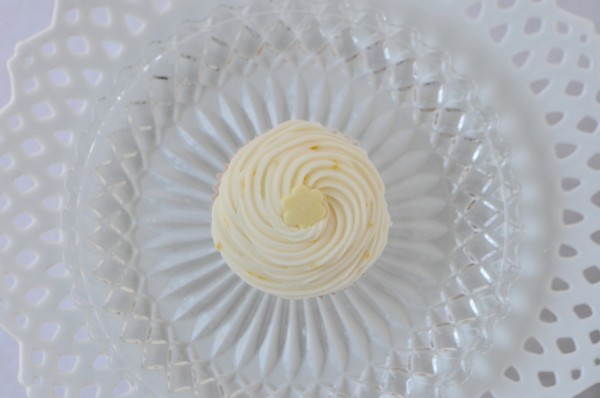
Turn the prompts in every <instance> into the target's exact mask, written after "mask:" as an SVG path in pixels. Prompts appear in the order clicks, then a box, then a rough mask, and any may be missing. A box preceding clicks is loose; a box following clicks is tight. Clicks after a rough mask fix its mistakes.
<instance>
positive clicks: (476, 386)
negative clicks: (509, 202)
mask: <svg viewBox="0 0 600 398" xmlns="http://www.w3.org/2000/svg"><path fill="white" fill-rule="evenodd" d="M217 3H218V2H205V3H203V4H202V5H199V4H197V2H193V1H178V2H173V4H171V3H170V2H169V1H154V2H152V4H151V5H149V4H148V3H147V2H141V1H138V2H135V1H131V2H122V3H121V2H119V4H118V5H112V6H110V7H108V6H106V5H105V4H103V2H100V1H98V2H87V3H86V4H85V5H82V4H80V3H78V2H75V1H58V4H57V12H56V14H55V21H54V23H53V25H52V27H51V28H50V29H49V30H48V31H46V32H44V33H43V34H41V35H39V36H37V37H35V38H34V39H31V40H30V41H28V42H26V43H24V44H22V45H21V46H19V47H18V49H17V54H16V56H15V57H14V58H13V60H12V61H11V63H10V66H9V69H10V73H11V77H12V81H13V91H14V98H13V101H12V102H11V103H10V104H9V106H8V107H7V108H5V109H4V110H3V111H2V115H1V120H2V128H1V134H2V135H1V136H0V167H1V169H2V170H1V174H0V181H1V184H0V186H1V187H2V188H1V191H0V192H1V194H2V196H1V197H0V198H1V200H0V209H1V210H0V211H1V213H0V214H1V216H2V221H3V228H2V230H1V231H0V233H1V234H0V256H1V261H2V266H3V267H2V269H1V271H0V276H1V279H2V282H1V284H0V315H1V319H2V323H3V326H5V327H6V329H7V330H8V331H9V332H10V333H11V334H12V335H14V336H15V337H16V338H17V339H18V340H19V342H20V343H21V344H20V346H21V350H22V355H21V358H22V363H21V369H20V378H21V381H22V383H23V384H24V385H25V387H26V389H27V391H28V393H29V395H30V396H33V397H49V396H57V397H79V396H81V397H110V396H140V397H150V396H178V397H179V396H209V397H212V396H218V395H220V394H224V392H223V391H222V390H221V391H219V390H218V389H212V388H213V384H211V382H210V380H207V379H200V378H198V379H197V380H201V382H202V385H196V386H195V387H194V388H193V389H192V390H187V391H178V388H177V386H178V385H179V383H182V384H181V385H186V383H187V382H186V381H185V378H186V377H189V373H185V372H179V373H178V370H179V369H181V368H182V367H178V366H177V365H178V359H177V357H173V355H174V353H176V352H175V351H173V352H171V353H170V354H169V355H170V357H169V358H170V363H171V364H173V365H175V366H174V367H173V368H172V369H171V371H170V372H168V373H165V372H164V371H163V370H162V369H157V371H156V372H155V375H156V379H153V375H154V374H153V372H152V369H146V370H145V373H144V374H142V373H141V372H139V371H138V369H137V368H135V367H132V366H131V365H132V363H136V362H137V361H138V358H137V357H135V355H137V352H136V351H135V350H131V351H128V349H127V345H125V346H118V347H117V346H116V345H117V344H116V343H115V341H111V339H112V338H113V337H114V336H112V335H107V331H109V332H110V328H107V326H106V325H105V324H102V323H98V322H96V321H97V319H96V318H94V317H89V316H88V313H89V312H90V311H88V310H87V309H86V308H85V305H86V302H87V300H88V298H89V297H90V296H91V297H94V294H95V293H98V292H94V291H87V292H85V291H83V290H81V291H80V290H76V291H75V292H72V289H73V286H74V283H73V281H74V278H73V275H71V274H70V273H69V271H67V269H66V268H65V265H64V251H65V247H66V239H65V238H66V236H65V231H64V230H62V229H61V228H60V226H61V225H62V224H61V214H62V209H63V206H64V204H65V201H66V200H67V198H68V196H69V195H68V194H67V192H66V188H65V185H64V180H65V177H66V171H67V169H68V168H69V167H71V166H72V165H73V164H74V162H75V159H74V155H75V145H76V144H77V143H78V142H79V138H80V135H81V133H82V132H83V131H86V130H87V129H88V127H89V125H90V123H91V121H92V120H93V117H92V115H91V113H92V110H93V109H99V108H98V107H97V106H96V103H97V101H98V100H99V99H100V98H102V97H105V96H108V97H111V95H112V93H114V89H113V87H114V81H115V79H116V77H117V75H118V74H120V73H121V71H122V70H123V69H124V68H126V67H129V66H131V65H139V64H140V62H141V59H142V58H143V57H144V56H147V52H148V50H147V48H148V45H149V44H150V43H152V42H153V41H156V40H163V41H164V40H165V39H167V38H169V37H171V36H172V35H173V34H174V33H176V31H177V26H179V25H180V22H182V21H184V20H186V19H190V18H191V19H194V20H200V19H202V17H204V16H206V15H208V14H209V12H211V10H212V9H214V7H215V6H216V5H217ZM517 3H518V4H517ZM357 4H358V5H360V2H357ZM363 6H364V5H363ZM371 6H375V7H376V8H380V9H382V10H385V11H386V15H387V16H388V17H389V19H390V20H393V21H396V22H399V23H400V24H402V25H405V26H410V27H413V28H414V29H415V30H417V31H418V32H419V33H420V34H421V36H422V37H423V38H424V39H425V41H427V42H428V43H430V44H431V45H434V46H435V47H437V48H442V49H443V50H444V52H446V53H448V54H449V56H450V58H451V59H452V61H453V62H452V64H453V67H455V68H457V69H459V72H461V73H464V74H466V75H468V76H470V77H471V78H472V79H473V80H475V82H476V84H477V85H478V87H479V96H480V99H481V100H482V101H483V102H484V104H485V105H486V106H488V107H489V108H491V109H494V110H495V111H497V112H498V114H499V120H500V125H499V127H498V129H499V132H500V133H501V134H502V135H503V136H504V139H505V141H507V142H508V143H509V144H510V146H511V148H512V151H513V154H514V158H513V159H514V160H513V162H512V168H513V170H515V174H516V175H517V178H518V180H519V183H520V185H521V187H522V189H523V203H522V208H521V210H520V215H519V218H520V219H521V220H522V222H523V224H524V225H525V239H524V242H523V243H522V249H521V252H520V258H521V261H520V262H521V264H522V272H521V277H520V279H519V281H518V282H517V283H516V284H515V286H514V287H513V289H512V291H511V295H510V301H511V303H512V309H511V311H510V312H509V314H508V316H507V317H506V318H505V319H504V320H503V321H501V322H500V323H498V324H497V325H496V327H495V328H494V330H493V341H494V344H493V345H492V346H491V348H490V349H489V350H487V352H485V353H483V354H479V355H477V356H475V357H474V358H473V360H472V361H471V365H472V366H471V373H472V375H471V377H470V378H469V379H468V380H467V381H466V382H465V383H463V384H461V385H455V386H451V387H450V389H449V391H446V392H443V391H441V390H437V391H434V390H428V391H429V392H428V393H425V395H423V394H421V395H419V394H418V393H417V390H416V387H411V386H410V385H404V386H402V387H399V388H398V390H397V391H406V392H407V396H430V395H432V394H438V395H440V396H444V395H446V396H450V397H465V396H468V397H471V396H472V397H486V398H490V397H512V396H521V395H524V396H533V397H538V396H539V397H545V396H548V397H554V396H557V397H558V396H560V397H562V396H564V397H570V396H575V395H576V394H578V393H579V392H581V391H583V390H585V389H587V388H588V387H590V386H592V385H594V384H595V383H598V382H599V381H600V377H599V376H598V374H599V371H598V366H599V365H600V354H599V352H600V349H599V348H598V342H599V340H600V330H599V329H598V323H599V322H598V315H597V311H598V310H599V309H598V307H597V303H598V302H599V299H600V293H599V289H598V282H599V281H600V269H599V268H598V265H599V264H598V261H597V259H598V258H600V249H599V248H600V246H599V242H600V231H599V230H598V229H599V227H598V223H597V221H595V220H597V219H599V217H598V216H599V214H598V213H599V212H600V209H599V207H600V191H599V188H598V183H597V182H595V181H597V179H598V176H599V174H598V173H599V171H600V139H599V138H598V134H599V133H598V118H597V115H598V113H599V112H598V110H599V109H598V108H599V102H600V92H599V88H600V84H599V81H600V79H599V76H598V72H597V62H598V57H599V52H598V49H599V47H600V40H599V39H598V37H597V36H596V35H595V34H594V33H593V29H592V27H591V26H589V25H588V24H586V23H585V22H583V21H582V20H580V19H577V18H574V17H572V16H570V15H568V14H565V13H564V12H561V11H559V10H558V9H557V8H556V6H555V5H554V4H553V3H552V2H551V1H523V2H517V1H514V0H499V1H495V0H493V1H492V0H490V1H477V2H475V1H469V2H463V1H460V2H459V1H450V0H448V1H443V0H440V1H405V2H401V3H399V4H392V2H387V1H383V0H381V1H376V2H374V4H371ZM125 76H129V75H127V74H125ZM120 81H121V82H123V79H122V78H121V80H120ZM11 223H12V224H11ZM78 286H79V284H78ZM75 302H78V303H79V304H77V305H76V304H75ZM90 321H91V323H89V324H88V322H90ZM134 332H135V331H134ZM151 348H156V347H151ZM154 351H156V350H154ZM159 351H160V350H159ZM144 352H145V353H147V352H149V351H148V349H146V351H144ZM117 353H118V354H117ZM178 354H181V355H182V357H185V356H186V355H188V354H189V353H178ZM122 359H125V360H122ZM185 362H186V361H182V362H181V363H182V364H185ZM173 369H174V370H173ZM191 374H192V375H196V374H197V373H194V372H192V373H191ZM161 377H164V378H165V379H160V378H161ZM179 377H182V378H183V379H178V378H179ZM413 380H414V379H413ZM192 382H193V380H192ZM399 382H401V380H400V381H399ZM204 383H205V384H204ZM202 386H206V388H207V390H206V391H203V389H202ZM386 388H387V387H386ZM411 388H412V392H411ZM378 389H379V391H383V390H381V388H380V387H379V386H374V388H373V389H372V390H370V391H371V393H369V394H371V395H368V394H367V395H365V396H374V395H373V394H376V393H374V392H372V391H378ZM190 391H191V392H190ZM265 391H268V389H267V390H265ZM388 391H392V390H388ZM194 392H195V394H196V395H194ZM203 392H204V395H202V393H203ZM198 394H200V395H198ZM207 394H208V395H207ZM294 394H295V393H294V390H293V389H288V390H283V391H280V396H282V397H283V396H296V395H294ZM315 394H316V395H315V396H320V395H319V393H315ZM238 396H253V395H252V393H251V390H247V391H246V392H244V393H242V394H238ZM259 396H261V395H257V397H259ZM336 396H348V395H336ZM361 396H362V395H361ZM386 396H389V395H386Z"/></svg>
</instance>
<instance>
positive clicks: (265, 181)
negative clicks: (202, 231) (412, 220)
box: [211, 121, 390, 299]
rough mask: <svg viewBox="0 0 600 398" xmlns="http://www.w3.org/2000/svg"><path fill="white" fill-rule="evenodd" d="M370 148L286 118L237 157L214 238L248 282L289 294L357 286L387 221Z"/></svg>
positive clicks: (223, 188)
mask: <svg viewBox="0 0 600 398" xmlns="http://www.w3.org/2000/svg"><path fill="white" fill-rule="evenodd" d="M384 193H385V188H384V185H383V181H382V179H381V177H380V175H379V173H378V171H377V169H376V168H375V166H374V165H373V164H372V163H371V161H370V160H369V158H368V155H367V152H366V151H365V150H363V149H361V148H360V147H359V146H358V145H356V144H354V143H353V142H352V141H351V140H350V139H348V138H346V137H345V136H343V135H342V134H340V133H337V132H332V131H329V130H327V129H326V128H324V127H323V126H322V125H320V124H316V123H309V122H306V121H289V122H286V123H283V124H281V125H279V126H278V127H276V128H275V129H273V130H271V131H269V132H267V133H264V134H262V135H260V136H258V137H257V138H255V139H254V140H252V141H251V142H249V143H248V144H246V145H245V146H244V147H242V148H241V149H240V150H239V151H238V152H237V153H236V154H235V156H234V157H233V158H232V159H231V163H230V164H229V166H228V167H227V169H226V170H225V172H224V173H223V175H222V176H221V181H220V185H219V188H218V196H217V198H216V199H215V202H214V205H213V208H212V222H211V229H212V237H213V240H214V243H215V246H216V247H217V249H218V250H219V251H220V252H221V254H222V256H223V258H224V259H225V262H226V263H227V265H228V266H229V267H230V268H231V269H232V270H233V271H234V272H235V273H236V274H238V275H239V276H240V277H241V278H242V279H243V280H245V281H246V282H247V283H249V284H250V285H252V286H254V287H256V288H258V289H260V290H262V291H264V292H267V293H270V294H274V295H277V296H281V297H284V298H289V299H303V298H310V297H316V296H322V295H325V294H328V293H333V292H336V291H339V290H341V289H344V288H345V287H347V286H349V285H351V284H352V283H354V282H355V281H356V280H357V279H359V278H360V276H361V275H363V274H364V273H365V271H366V270H367V268H368V267H369V266H370V265H371V264H373V263H374V262H375V260H376V259H377V258H378V257H379V255H380V254H381V253H382V251H383V249H384V247H385V244H386V242H387V237H388V229H389V225H390V217H389V214H388V211H387V204H386V202H385V197H384Z"/></svg>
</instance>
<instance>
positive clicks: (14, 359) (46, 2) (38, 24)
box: [0, 0, 600, 398]
mask: <svg viewBox="0 0 600 398" xmlns="http://www.w3.org/2000/svg"><path fill="white" fill-rule="evenodd" d="M486 1H492V0H486ZM557 1H558V3H559V5H561V6H562V7H563V8H565V9H568V10H569V11H572V12H574V13H576V14H579V15H582V16H585V17H587V18H591V19H593V20H594V22H595V24H596V30H597V31H599V32H600V0H557ZM53 5H54V0H0V107H3V106H4V105H5V104H6V103H7V102H8V100H9V99H10V83H9V79H8V75H7V72H6V66H5V65H6V61H7V60H8V58H9V57H10V56H11V55H12V52H13V49H14V46H15V44H16V43H17V42H18V41H20V40H23V39H26V38H28V37H29V36H31V35H32V34H34V33H36V32H38V31H40V30H42V29H43V28H45V27H47V26H48V25H49V24H50V20H51V16H52V9H53ZM18 360H19V351H18V346H17V343H16V342H15V340H13V339H12V338H11V337H10V336H9V335H8V334H7V333H5V332H4V330H3V329H2V328H1V327H0V398H25V397H26V395H25V391H24V389H23V387H21V385H20V384H19V383H18V381H17V367H18ZM599 397H600V388H597V389H595V391H587V392H586V393H585V394H580V395H578V396H577V398H599ZM565 398H569V397H565Z"/></svg>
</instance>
